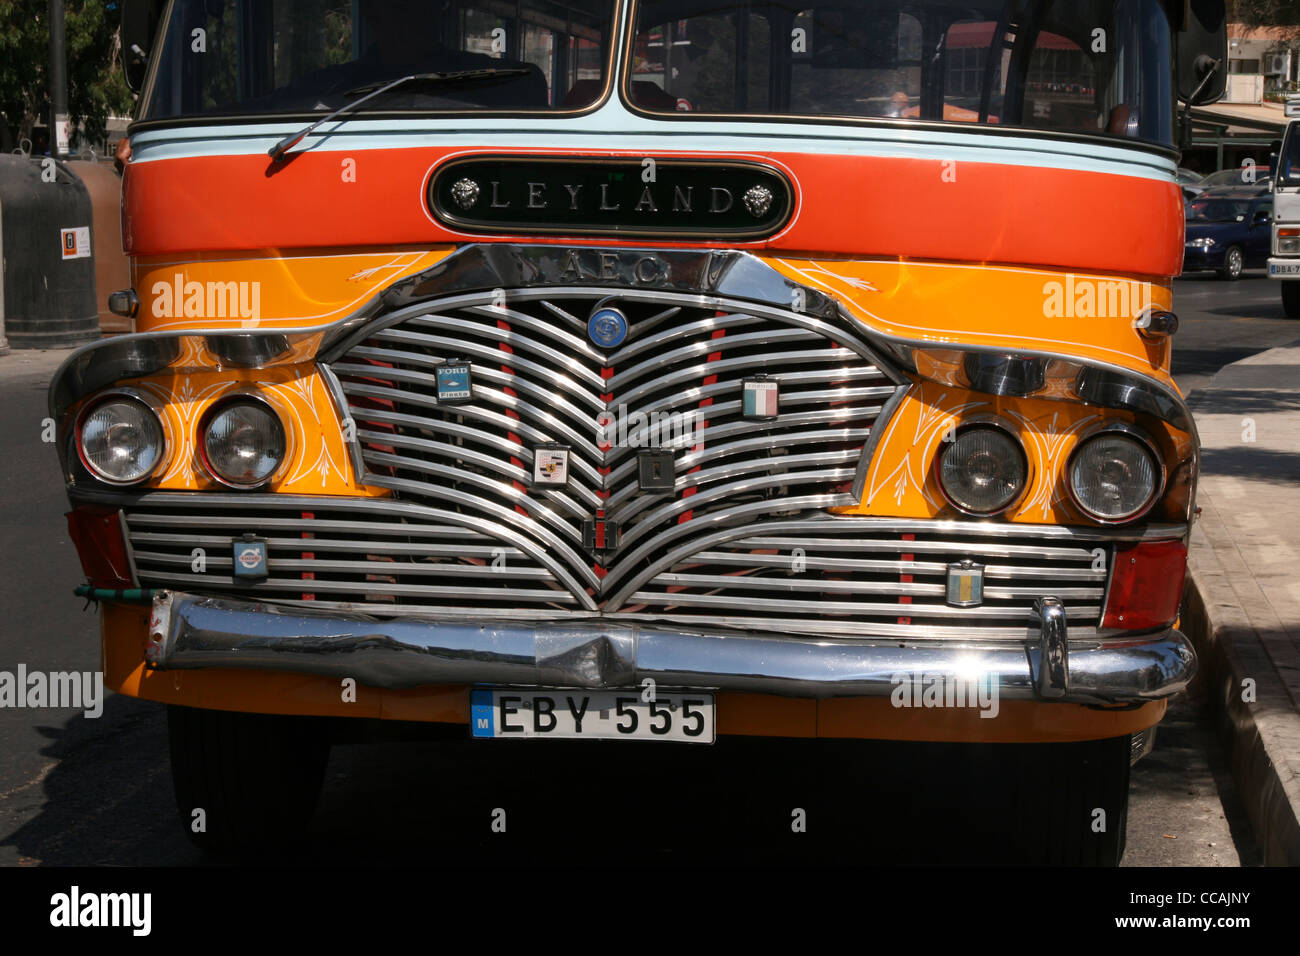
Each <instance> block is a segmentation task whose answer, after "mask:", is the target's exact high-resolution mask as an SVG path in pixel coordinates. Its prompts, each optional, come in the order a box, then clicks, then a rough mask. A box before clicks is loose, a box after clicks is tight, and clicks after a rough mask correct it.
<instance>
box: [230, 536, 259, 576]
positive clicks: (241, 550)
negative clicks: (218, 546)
mask: <svg viewBox="0 0 1300 956" xmlns="http://www.w3.org/2000/svg"><path fill="white" fill-rule="evenodd" d="M231 557H232V558H233V561H232V564H233V566H234V569H235V575H234V576H235V577H236V578H242V579H243V580H245V581H260V580H262V579H263V578H265V577H266V540H265V539H263V538H256V537H254V536H253V535H251V534H246V535H244V536H243V537H242V538H236V539H235V540H234V541H232V542H231Z"/></svg>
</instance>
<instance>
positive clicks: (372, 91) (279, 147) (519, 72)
mask: <svg viewBox="0 0 1300 956" xmlns="http://www.w3.org/2000/svg"><path fill="white" fill-rule="evenodd" d="M529 72H530V71H528V70H526V69H522V68H515V69H508V70H492V69H488V70H456V71H454V72H451V73H411V74H409V75H407V76H401V77H398V78H397V79H395V80H392V81H390V82H388V83H384V84H382V85H379V84H375V83H370V84H367V85H365V86H358V87H356V88H354V89H351V90H348V91H347V92H346V93H344V94H343V95H344V96H356V95H357V94H358V93H365V94H366V95H365V96H362V97H361V98H360V99H357V100H352V101H351V102H348V103H344V104H343V105H342V106H340V107H339V108H338V109H336V110H335V111H334V112H333V113H330V114H329V115H328V116H322V117H321V118H320V119H318V120H317V121H316V122H314V123H312V124H310V125H308V126H304V127H303V128H302V129H300V130H298V132H296V133H290V134H289V135H288V136H286V137H285V138H284V139H282V140H280V141H279V142H278V143H276V144H275V145H274V146H272V147H271V148H270V149H268V150H267V151H266V155H268V156H270V157H271V159H273V160H276V159H279V158H280V157H281V156H283V155H284V154H285V153H286V152H288V151H289V150H291V149H293V147H294V146H296V145H297V144H298V143H300V142H302V140H303V138H304V137H306V136H307V135H308V134H310V133H311V132H312V131H313V130H315V129H316V127H318V126H320V125H321V124H322V123H328V122H329V121H330V120H332V119H333V118H334V117H336V116H338V115H339V114H340V113H346V112H348V111H349V110H354V109H356V108H357V107H358V106H360V105H361V104H362V103H364V102H366V101H367V100H370V99H374V98H375V97H376V96H378V95H379V94H380V93H387V92H388V91H389V90H391V89H393V88H394V87H398V86H401V85H403V84H405V83H410V82H412V81H413V80H420V81H421V82H424V83H452V82H457V81H461V80H477V79H495V78H500V77H506V76H524V75H526V74H527V73H529Z"/></svg>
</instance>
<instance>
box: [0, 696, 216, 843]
mask: <svg viewBox="0 0 1300 956" xmlns="http://www.w3.org/2000/svg"><path fill="white" fill-rule="evenodd" d="M38 729H39V731H40V733H41V735H42V736H43V737H44V738H45V739H46V741H47V742H46V744H45V745H44V746H43V747H42V748H41V751H40V752H41V756H42V757H44V758H45V759H46V760H47V761H49V765H47V766H49V769H48V771H46V772H44V776H43V778H39V779H38V780H34V781H33V782H32V784H31V785H30V786H26V787H23V788H21V789H20V790H19V791H18V792H11V793H10V794H8V795H6V796H5V798H4V799H3V801H0V811H3V813H4V815H5V816H11V815H13V814H23V813H24V812H25V811H28V810H31V809H35V808H37V807H39V812H38V813H36V815H35V816H32V817H31V818H30V819H29V820H27V822H25V823H23V824H22V825H21V826H19V827H18V828H17V829H16V830H14V832H13V833H12V834H10V835H9V836H8V837H7V838H6V839H5V840H3V841H0V846H6V847H13V848H14V849H15V850H16V851H17V853H18V855H19V858H20V860H19V862H20V863H22V864H25V865H37V864H39V865H44V866H87V865H88V866H95V865H113V866H150V865H152V866H157V865H177V864H181V865H184V864H194V863H199V862H201V858H200V856H199V854H198V852H197V851H195V850H192V849H191V848H190V847H189V845H188V843H187V842H186V841H185V839H184V837H183V835H182V833H181V830H180V825H179V824H178V823H177V822H176V810H175V806H176V805H175V802H174V800H173V798H172V786H171V774H170V769H169V765H168V762H167V725H166V721H165V720H164V719H163V709H162V708H161V707H160V706H159V705H157V704H153V703H150V702H147V701H140V700H135V699H133V698H130V697H122V696H119V695H117V694H111V695H109V696H108V698H107V699H106V700H105V702H104V712H103V714H102V715H101V716H100V717H98V718H97V719H94V720H91V719H89V718H87V717H85V716H83V715H78V716H76V717H73V718H72V719H70V720H68V721H66V722H65V723H64V724H63V725H62V726H51V727H40V728H38Z"/></svg>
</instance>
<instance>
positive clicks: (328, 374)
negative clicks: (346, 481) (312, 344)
mask: <svg viewBox="0 0 1300 956" xmlns="http://www.w3.org/2000/svg"><path fill="white" fill-rule="evenodd" d="M316 368H317V371H319V372H320V377H321V381H323V382H324V383H325V390H326V391H327V392H329V396H330V399H331V400H332V401H333V402H334V411H335V412H337V413H338V416H339V428H340V429H341V430H342V432H343V443H344V444H345V445H347V446H348V459H349V460H350V461H351V462H352V480H353V481H360V480H361V476H362V475H364V474H365V473H366V465H365V462H364V461H362V459H361V436H360V435H359V433H358V429H357V423H356V419H354V418H353V417H352V406H350V405H349V404H348V398H347V396H346V395H344V394H343V383H342V382H340V381H339V379H338V376H337V375H335V374H334V370H333V369H331V368H330V367H329V366H328V365H318V366H316ZM349 422H351V423H352V434H351V436H349V435H348V423H349Z"/></svg>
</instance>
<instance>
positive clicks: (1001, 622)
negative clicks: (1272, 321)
mask: <svg viewBox="0 0 1300 956" xmlns="http://www.w3.org/2000/svg"><path fill="white" fill-rule="evenodd" d="M122 6H123V8H124V12H123V16H124V38H123V47H124V49H125V50H126V51H127V54H126V59H127V63H126V68H127V72H128V76H129V77H130V79H131V81H132V82H133V83H134V84H135V85H136V86H137V87H138V89H139V103H138V113H137V116H136V118H135V121H134V123H133V124H132V126H131V128H130V131H129V140H128V143H129V148H126V149H124V150H123V151H122V153H121V159H122V160H123V163H124V170H123V189H124V191H123V206H122V235H123V241H124V245H125V249H126V251H127V253H128V254H129V256H130V261H131V275H132V288H131V289H126V290H123V291H122V292H121V293H119V294H117V295H115V296H114V297H113V302H114V307H115V309H117V310H118V311H120V312H122V313H123V314H126V315H130V316H131V317H132V319H133V325H134V331H133V332H132V334H129V335H123V336H118V337H115V338H111V339H107V340H104V341H101V342H98V343H95V344H94V345H92V346H90V347H87V348H84V349H82V350H80V351H78V352H76V353H75V354H73V355H72V356H71V357H70V358H69V359H68V361H67V362H66V364H65V365H64V366H63V367H62V369H61V370H60V372H59V373H58V375H57V376H56V377H55V380H54V381H53V383H52V385H51V390H50V403H51V410H52V414H53V415H54V416H55V418H56V420H57V421H58V422H59V426H60V439H59V447H60V449H61V453H62V456H63V457H62V464H63V468H64V472H65V478H66V480H67V483H68V494H69V497H70V500H71V503H72V511H71V513H70V516H69V522H70V527H71V530H72V535H73V538H74V541H75V543H76V545H77V547H78V550H79V552H80V555H81V559H82V562H83V566H84V570H85V573H86V576H87V581H86V583H85V585H84V586H83V587H82V588H81V591H82V593H84V594H87V595H88V596H90V597H92V598H94V599H96V600H98V601H99V602H100V604H101V619H102V636H103V668H104V671H105V676H106V682H107V683H108V684H109V686H111V687H112V688H114V689H115V690H117V691H118V692H119V693H122V694H126V695H130V696H134V697H140V698H145V699H148V700H153V701H158V702H161V703H164V704H167V705H169V715H170V728H171V730H170V732H171V746H172V758H173V759H172V762H173V771H174V777H175V781H176V787H177V794H178V803H179V806H180V807H181V812H182V817H183V819H184V820H185V822H186V829H187V832H189V831H191V830H192V828H191V827H190V826H189V823H190V816H191V815H190V811H189V810H188V808H192V807H204V808H207V829H206V830H205V831H204V832H201V833H193V832H191V836H193V837H194V838H195V839H196V840H198V841H199V842H200V843H201V844H202V845H204V846H206V847H209V848H218V849H219V848H222V847H226V848H229V847H234V846H240V845H247V844H248V843H254V842H257V841H260V840H264V839H268V838H270V837H271V836H273V835H274V834H275V833H276V832H278V831H280V830H281V829H283V828H286V827H288V826H290V825H291V823H292V822H293V821H295V820H296V821H299V822H301V820H302V819H303V818H304V817H305V816H306V815H309V813H310V809H311V806H312V805H313V803H314V801H315V799H316V795H317V792H318V791H319V789H320V784H321V776H322V773H323V767H324V762H325V759H326V755H327V753H328V748H329V739H328V738H327V737H326V736H325V734H324V732H323V731H322V730H321V729H320V728H321V726H322V725H323V724H324V723H325V722H323V721H321V720H319V718H340V717H342V718H379V719H384V720H391V721H423V722H430V723H439V724H445V725H449V726H456V725H459V726H460V727H461V728H462V732H463V733H464V734H465V735H467V736H472V737H475V738H482V739H483V740H484V741H485V743H484V746H485V747H490V746H492V745H491V743H490V741H492V740H497V739H500V738H504V737H521V738H527V739H529V740H531V741H533V742H534V743H535V744H536V745H537V746H545V745H546V744H545V743H544V742H543V741H544V740H545V739H552V738H575V737H591V738H613V739H637V740H642V739H644V740H659V741H671V742H676V743H679V744H689V743H709V742H712V741H714V740H716V739H717V738H718V737H721V736H726V735H750V736H759V737H780V738H860V739H878V740H902V741H946V742H953V743H970V744H980V745H993V744H1005V745H1017V744H1028V743H1037V744H1052V745H1054V747H1053V749H1052V750H1051V751H1050V752H1051V753H1054V754H1057V755H1058V756H1059V759H1057V760H1056V761H1055V762H1054V763H1053V764H1052V767H1051V772H1050V773H1049V772H1048V768H1047V767H1046V765H1043V766H1042V768H1041V769H1042V772H1041V773H1039V772H1038V770H1037V769H1036V768H1037V766H1038V765H1035V766H1031V767H1030V768H1029V771H1028V773H1026V775H1025V783H1024V785H1023V787H1022V788H1021V796H1022V797H1023V798H1024V800H1025V805H1024V806H1022V807H1020V808H1019V810H1018V812H1017V814H1016V820H1014V821H1012V824H1011V825H1012V826H1013V828H1014V827H1019V828H1020V830H1021V831H1022V832H1021V836H1023V837H1024V838H1026V839H1027V840H1028V841H1029V842H1030V843H1032V844H1034V845H1041V846H1042V848H1043V849H1044V850H1045V851H1046V854H1047V858H1050V859H1053V860H1061V861H1076V862H1085V861H1092V862H1115V861H1117V860H1118V859H1119V856H1120V854H1122V852H1123V845H1124V820H1125V808H1126V806H1127V790H1128V768H1129V766H1130V763H1131V761H1132V760H1134V759H1136V757H1138V756H1140V755H1141V754H1142V753H1143V752H1145V750H1147V749H1148V748H1149V747H1150V746H1151V740H1152V735H1153V733H1154V729H1155V727H1156V725H1157V724H1158V723H1159V721H1160V720H1161V717H1162V716H1163V714H1164V712H1165V707H1166V702H1167V700H1168V698H1169V697H1171V696H1172V695H1174V694H1176V693H1178V692H1179V691H1181V690H1182V689H1183V688H1185V686H1186V685H1187V683H1188V681H1189V680H1190V679H1191V677H1192V675H1193V673H1194V670H1195V656H1194V654H1193V651H1192V649H1191V647H1190V645H1189V643H1188V641H1187V639H1186V638H1185V637H1184V636H1183V634H1181V633H1180V632H1179V630H1178V629H1177V624H1178V621H1177V619H1178V613H1179V604H1180V599H1181V593H1182V587H1183V578H1184V569H1185V563H1186V553H1187V540H1188V529H1189V524H1190V522H1191V520H1192V515H1193V511H1194V491H1195V482H1196V469H1197V440H1196V434H1195V428H1194V425H1193V422H1192V417H1191V415H1190V414H1189V412H1188V409H1187V406H1186V405H1185V404H1184V402H1183V399H1182V397H1181V396H1180V393H1179V391H1178V389H1177V387H1176V386H1175V384H1174V382H1173V380H1172V379H1171V377H1170V343H1171V334H1172V332H1173V331H1174V329H1175V328H1176V325H1177V320H1176V318H1175V317H1174V315H1173V313H1172V311H1171V307H1172V303H1171V279H1172V277H1173V276H1175V275H1177V274H1178V273H1179V271H1180V266H1181V257H1182V251H1181V250H1182V235H1183V213H1182V203H1181V199H1180V193H1179V189H1178V187H1177V185H1176V182H1175V169H1176V165H1177V164H1176V160H1177V156H1178V151H1179V135H1180V132H1181V130H1183V129H1184V128H1185V124H1184V123H1183V122H1182V121H1181V117H1180V115H1179V103H1180V101H1181V102H1188V101H1193V102H1205V101H1207V100H1209V99H1212V98H1213V96H1214V95H1215V93H1216V87H1217V88H1221V87H1222V72H1223V70H1222V60H1223V55H1224V54H1223V22H1222V21H1223V6H1222V4H1221V3H1219V4H1216V3H1200V2H1197V3H1185V2H1183V0H1090V2H1087V3H1079V2H1077V0H1069V2H1067V0H963V2H957V0H485V2H479V3H475V4H472V5H471V4H468V3H462V2H461V0H440V2H437V3H434V2H429V0H256V2H254V0H224V2H223V0H218V2H212V0H170V2H167V3H130V2H128V3H124V4H123V5H122ZM1035 752H1036V753H1041V751H1035ZM1035 759H1040V758H1035ZM1099 807H1100V808H1104V809H1105V810H1106V812H1107V814H1108V815H1109V819H1110V821H1111V823H1110V825H1109V826H1108V827H1103V828H1101V830H1100V831H1099V830H1098V828H1097V827H1096V825H1095V823H1096V816H1095V813H1094V811H1095V809H1096V808H1099ZM1044 834H1048V837H1049V838H1047V839H1045V838H1044ZM1015 839H1017V837H1016V836H1015V835H1014V834H1009V836H1008V841H1009V843H1010V842H1014V841H1015Z"/></svg>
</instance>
